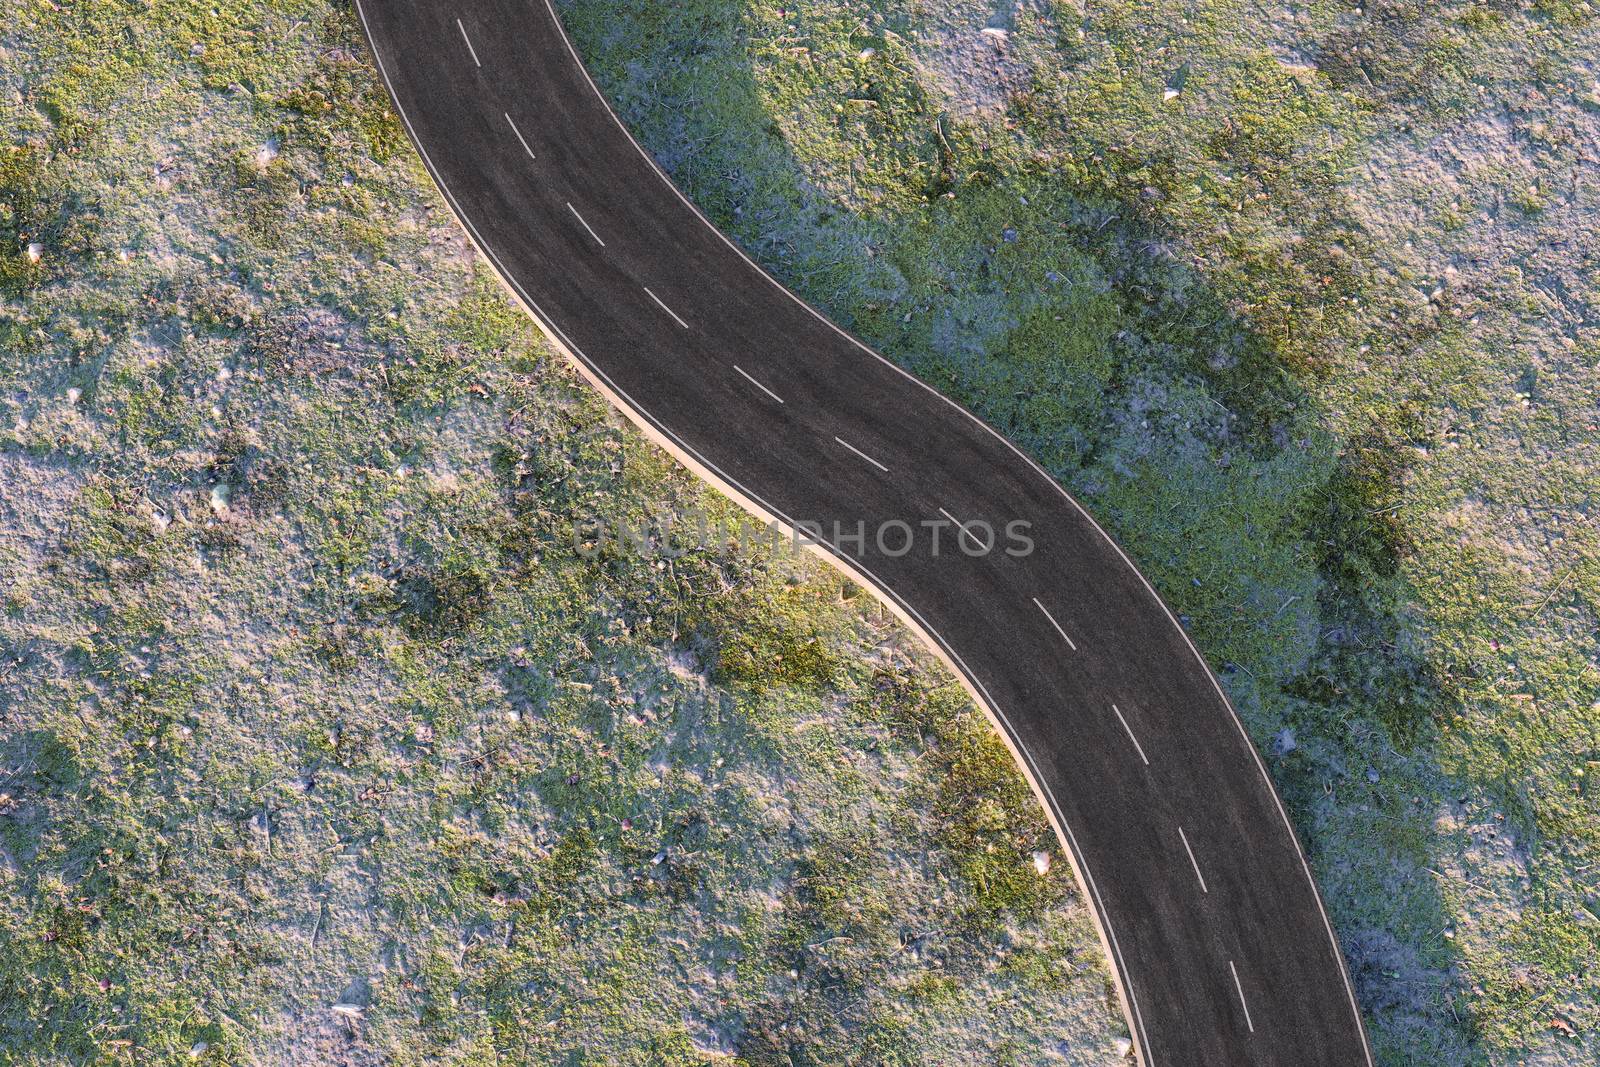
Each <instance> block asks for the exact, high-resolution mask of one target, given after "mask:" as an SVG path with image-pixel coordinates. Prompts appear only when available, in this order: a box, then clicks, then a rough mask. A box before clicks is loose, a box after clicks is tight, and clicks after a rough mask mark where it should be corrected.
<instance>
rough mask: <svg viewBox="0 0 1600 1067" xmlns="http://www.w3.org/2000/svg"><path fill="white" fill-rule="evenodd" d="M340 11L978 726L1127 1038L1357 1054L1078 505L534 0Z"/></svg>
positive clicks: (743, 479)
mask: <svg viewBox="0 0 1600 1067" xmlns="http://www.w3.org/2000/svg"><path fill="white" fill-rule="evenodd" d="M358 8H359V10H360V12H361V17H362V21H363V24H364V26H365V28H366V32H367V36H368V40H369V43H370V45H371V47H372V50H373V54H374V56H375V57H376V59H377V61H378V66H379V69H380V71H381V73H382V75H383V78H384V80H385V82H386V83H387V84H388V87H389V90H390V93H391V95H392V96H393V98H394V101H395V104H396V106H397V107H398V108H399V110H400V113H401V116H402V118H403V119H404V121H405V124H406V126H407V128H408V129H409V131H410V133H411V136H412V139H413V140H414V142H415V143H416V145H417V147H418V148H419V150H420V151H421V152H422V155H423V158H424V161H425V162H426V164H427V166H428V169H429V170H430V171H431V172H432V174H433V177H434V180H435V181H436V182H437V183H438V185H439V187H440V189H441V190H443V192H444V195H445V197H446V199H447V200H448V201H449V203H450V206H451V207H452V208H453V209H454V211H455V213H456V215H457V216H458V217H459V218H460V220H461V222H462V224H463V225H464V226H465V227H466V229H467V231H468V232H469V233H470V235H471V236H472V239H473V240H474V242H475V243H476V244H477V246H478V248H479V249H480V251H482V252H483V253H484V254H485V255H486V256H487V257H488V258H489V260H490V261H491V262H492V263H493V264H494V266H495V269H496V270H497V271H498V273H499V274H500V276H501V278H502V279H503V280H504V281H505V282H506V283H507V284H508V285H509V286H510V287H511V288H512V289H513V291H514V292H515V293H516V294H517V296H518V298H519V299H520V300H521V301H522V303H523V304H524V305H525V306H526V307H527V309H528V310H529V312H530V313H531V314H532V315H533V316H534V318H535V320H536V321H537V322H538V323H539V324H540V326H541V328H542V329H543V330H544V331H545V332H546V334H548V335H549V336H550V338H551V339H552V341H553V342H554V343H555V344H556V345H557V346H558V347H559V348H561V349H562V350H563V351H565V352H566V353H567V354H568V355H569V356H570V357H571V358H573V359H574V360H575V361H576V362H577V363H578V365H579V367H580V369H581V370H583V372H584V373H585V374H586V375H587V376H588V377H589V379H590V380H591V381H592V382H594V384H595V385H596V386H597V387H599V388H600V389H601V390H602V391H603V392H604V393H605V394H606V395H607V396H608V397H609V398H610V399H611V400H612V401H613V402H614V403H616V404H617V405H618V406H619V407H620V408H622V410H623V411H624V412H625V413H626V414H627V415H628V416H629V417H630V418H632V419H633V420H634V421H636V422H638V423H639V424H640V425H641V426H642V427H643V428H644V429H645V430H646V432H648V433H649V434H650V435H651V436H652V437H653V438H654V439H655V440H656V441H657V442H659V443H661V444H662V445H664V446H665V447H667V448H668V449H669V450H671V451H672V453H673V454H674V455H676V456H677V457H678V458H679V459H680V460H682V461H683V462H684V463H686V464H687V465H689V466H690V467H691V468H693V469H694V470H696V471H697V472H698V473H700V474H701V475H702V476H704V477H706V478H708V479H709V480H711V481H712V482H713V483H714V484H716V485H717V486H718V487H719V488H722V489H723V490H724V491H726V492H728V493H729V494H730V495H732V496H734V497H735V498H736V499H738V500H739V501H740V502H741V503H743V504H744V505H745V506H747V507H749V508H751V509H752V510H754V511H756V512H758V513H760V514H762V515H764V516H766V517H769V518H776V519H778V520H779V521H781V522H784V523H785V524H787V525H790V526H794V525H796V524H797V523H802V522H815V523H817V524H819V527H820V529H821V531H822V533H823V535H824V540H825V541H826V542H827V544H826V545H825V546H824V550H825V551H828V552H831V553H832V555H833V557H834V560H835V562H836V563H839V564H840V565H841V566H843V567H845V568H846V569H847V570H848V571H850V572H851V573H852V574H853V575H854V576H855V577H857V578H858V579H859V580H861V581H862V582H864V583H865V584H867V585H868V587H869V588H871V589H872V590H873V591H874V592H875V593H877V594H878V595H879V596H880V597H881V598H883V599H884V600H885V602H886V603H888V604H890V606H891V607H893V608H894V609H895V610H896V611H897V612H899V613H900V615H901V616H902V617H903V618H905V619H906V620H907V621H908V622H909V623H910V624H911V625H912V626H913V627H914V628H915V629H916V630H917V631H918V632H919V633H920V634H921V636H922V637H923V638H924V639H925V640H927V641H929V642H930V643H931V644H932V645H933V646H934V647H935V648H936V649H937V650H938V651H939V653H940V654H941V655H942V656H943V657H944V658H945V659H946V661H947V662H949V663H950V664H951V665H952V666H953V667H954V668H955V670H956V672H957V673H958V675H959V676H960V677H961V678H962V680H963V682H964V683H965V684H966V685H967V687H968V688H969V689H970V690H971V691H972V692H973V695H974V696H975V697H976V698H977V700H978V701H979V703H980V705H981V706H982V707H983V708H984V710H985V711H986V712H987V713H988V714H989V715H990V717H991V718H992V719H993V720H994V721H995V722H996V724H997V725H998V726H999V728H1000V729H1001V732H1002V734H1003V735H1004V736H1005V738H1006V740H1007V742H1008V743H1009V744H1010V745H1011V748H1012V751H1013V752H1014V753H1015V754H1016V756H1017V759H1018V762H1019V763H1020V765H1021V766H1022V769H1023V771H1024V772H1025V773H1026V774H1027V776H1028V778H1029V781H1030V783H1031V784H1032V786H1033V788H1034V790H1035V792H1037V793H1038V794H1039V796H1040V799H1041V800H1042V802H1043V803H1044V805H1045V807H1046V810H1047V812H1048V813H1049V815H1050V818H1051V821H1052V823H1053V824H1054V825H1055V828H1056V832H1057V833H1058V835H1059V836H1060V837H1061V839H1062V841H1063V843H1064V844H1065V846H1066V848H1067V851H1068V854H1069V856H1070V857H1071V859H1072V862H1073V865H1074V867H1075V869H1076V871H1077V873H1078V876H1079V879H1080V881H1081V882H1082V884H1083V885H1084V887H1085V889H1086V892H1087V894H1088V897H1089V900H1090V903H1091V904H1092V906H1093V908H1094V911H1095V914H1096V917H1097V919H1098V922H1099V927H1100V932H1101V937H1102V940H1103V941H1104V942H1105V947H1106V951H1107V952H1108V954H1109V957H1110V961H1111V965H1112V968H1113V971H1114V973H1115V976H1116V980H1117V983H1118V986H1119V989H1120V992H1121V994H1122V1001H1123V1009H1124V1012H1125V1014H1126V1015H1127V1018H1128V1025H1129V1029H1130V1031H1131V1033H1132V1035H1133V1039H1134V1045H1135V1049H1136V1050H1137V1053H1138V1055H1139V1057H1140V1059H1141V1060H1142V1062H1143V1063H1144V1064H1146V1065H1147V1067H1169V1065H1170V1067H1178V1065H1207V1067H1211V1065H1215V1067H1242V1065H1249V1064H1260V1065H1273V1067H1285V1065H1291V1067H1318V1065H1328V1067H1335V1065H1336V1067H1356V1065H1369V1067H1370V1064H1371V1063H1372V1059H1371V1054H1370V1052H1369V1051H1368V1048H1367V1044H1366V1039H1365V1036H1364V1034H1363V1031H1362V1026H1361V1019H1360V1014H1359V1012H1358V1010H1357V1009H1356V1004H1355V996H1354V993H1353V991H1352V989H1351V987H1350V983H1349V979H1348V976H1347V975H1346V973H1345V970H1344V962H1343V957H1342V956H1341V954H1340V951H1339V948H1338V944H1337V941H1336V940H1335V938H1334V934H1333V931H1332V929H1331V927H1330V926H1329V924H1328V921H1327V917H1326V915H1325V913H1324V911H1323V908H1322V903H1321V900H1320V898H1319V897H1318V895H1317V890H1316V886H1315V883H1314V882H1313V881H1312V878H1311V872H1310V868H1309V867H1308V866H1307V864H1306V862H1305V858H1304V856H1303V854H1302V851H1301V849H1300V845H1299V842H1298V840H1297V839H1296V836H1295V833H1294V830H1293V828H1292V827H1291V825H1290V823H1289V821H1288V818H1287V816H1286V815H1285V813H1284V810H1283V806H1282V804H1281V803H1280V802H1279V800H1278V798H1277V795H1276V793H1275V792H1274V791H1273V788H1272V785H1271V782H1270V780H1269V779H1268V777H1267V774H1266V770H1265V768H1264V767H1263V765H1262V763H1261V760H1260V757H1259V756H1258V755H1257V753H1256V750H1255V748H1254V746H1253V745H1252V744H1251V742H1250V739H1249V737H1248V736H1247V735H1246V734H1245V731H1244V728H1243V726H1242V725H1241V724H1240V722H1239V720H1238V717H1237V716H1236V715H1235V714H1234V711H1233V709H1232V708H1231V707H1230V706H1229V704H1228V702H1227V699H1226V697H1225V696H1224V695H1223V693H1222V690H1221V688H1220V687H1219V686H1218V685H1217V683H1216V681H1215V679H1214V678H1213V676H1212V675H1211V672H1210V671H1209V669H1208V668H1207V667H1206V665H1205V663H1204V661H1203V660H1202V659H1201V658H1200V655H1199V653H1198V652H1197V651H1196V650H1195V649H1194V647H1193V645H1191V644H1190V643H1189V640H1188V638H1187V637H1186V636H1185V634H1184V633H1183V630H1182V629H1181V628H1180V627H1179V625H1178V623H1177V621H1176V620H1175V619H1174V618H1173V616H1172V614H1171V612H1170V611H1168V610H1167V608H1166V607H1165V605H1163V604H1162V603H1161V601H1160V600H1159V599H1158V598H1157V596H1156V594H1155V592H1154V591H1153V590H1152V589H1151V587H1150V585H1149V583H1148V582H1146V581H1145V580H1144V578H1143V577H1142V576H1141V575H1140V574H1139V572H1138V571H1137V570H1136V569H1135V568H1134V566H1133V564H1132V563H1131V562H1130V561H1129V560H1128V558H1127V557H1126V556H1125V555H1124V554H1123V553H1122V552H1121V550H1120V549H1119V548H1118V547H1117V546H1116V545H1115V544H1113V543H1112V541H1111V540H1110V538H1109V537H1107V536H1106V535H1105V533H1104V532H1102V531H1101V529H1100V528H1099V527H1098V526H1097V525H1096V524H1095V523H1094V521H1093V520H1092V519H1091V518H1090V517H1089V516H1088V514H1087V513H1086V512H1084V511H1083V509H1082V508H1081V507H1079V506H1078V505H1077V503H1076V502H1075V501H1073V500H1072V499H1071V498H1070V497H1069V496H1067V494H1066V493H1065V492H1064V491H1063V490H1062V489H1061V488H1060V487H1059V486H1058V485H1057V484H1056V483H1055V482H1054V481H1053V480H1052V479H1051V478H1050V477H1049V476H1048V475H1046V474H1045V473H1044V472H1043V471H1042V470H1041V469H1039V468H1038V467H1037V466H1035V465H1034V464H1033V463H1032V462H1031V461H1029V460H1028V459H1027V458H1026V457H1024V456H1023V455H1022V454H1021V453H1020V452H1019V451H1018V450H1017V449H1015V448H1014V447H1013V446H1011V445H1010V444H1009V443H1007V442H1006V441H1005V440H1003V439H1002V438H1001V437H1000V436H999V435H998V434H996V433H994V432H993V431H992V430H990V429H989V428H987V427H986V426H984V425H983V424H982V423H980V422H979V421H978V420H977V419H976V418H974V417H973V416H971V415H969V414H968V413H966V412H965V411H964V410H962V409H961V408H959V407H957V406H956V405H955V404H953V403H951V402H950V401H948V400H946V399H944V398H943V397H941V396H940V395H939V394H938V393H936V392H934V391H933V390H932V389H930V388H929V387H927V386H925V385H923V384H922V383H920V382H918V381H917V380H915V379H913V378H912V377H910V376H909V375H907V374H906V373H905V372H903V371H901V370H899V369H897V368H896V367H894V366H893V365H892V364H890V363H889V362H887V361H886V360H884V359H883V358H882V357H880V356H878V355H876V354H875V353H873V352H872V351H870V350H869V349H867V348H866V347H865V346H864V345H862V344H860V343H859V342H857V341H855V340H854V339H853V338H851V337H849V336H848V335H846V334H845V333H844V332H843V331H841V330H839V329H837V328H835V327H833V326H832V325H831V324H829V323H828V322H827V321H826V320H825V319H823V318H822V317H821V316H820V315H818V314H817V313H816V312H814V311H813V310H811V309H810V308H809V307H807V306H806V305H805V304H803V303H802V302H801V301H800V300H799V299H798V298H796V297H794V296H793V295H791V294H790V293H789V292H788V291H787V290H785V289H783V288H782V287H781V286H779V285H778V284H777V283H776V282H774V281H773V280H772V279H771V278H770V277H768V276H767V275H765V274H764V273H763V272H762V271H760V270H759V269H758V268H756V267H755V266H754V265H753V264H752V263H750V262H749V261H748V260H747V259H745V258H744V257H743V255H742V254H741V253H740V252H739V251H738V250H737V249H736V248H735V247H734V246H733V245H732V244H731V243H730V242H728V241H727V240H726V239H725V238H723V237H722V236H721V235H720V234H719V233H718V232H717V231H716V230H715V228H714V227H712V226H711V224H710V223H709V222H707V221H706V220H705V219H704V217H702V216H701V215H700V214H699V213H698V212H697V211H695V209H694V208H693V207H692V206H691V205H690V204H689V202H688V201H687V200H686V199H685V198H684V197H683V196H682V194H680V193H679V192H678V191H677V189H676V188H675V187H674V186H673V185H672V184H671V183H670V182H669V181H668V180H667V179H666V178H665V177H664V175H663V174H662V173H661V172H660V171H659V170H658V169H657V168H656V167H655V166H654V164H653V163H652V162H651V161H650V159H649V158H648V157H647V156H646V155H645V154H644V152H643V150H642V149H640V148H639V147H638V146H637V145H636V144H635V143H634V142H633V141H632V139H631V138H630V137H629V136H628V134H627V132H626V130H624V129H623V127H622V125H621V124H620V123H619V122H618V121H617V120H616V118H615V116H614V115H613V114H612V113H611V111H610V109H609V107H608V106H607V104H606V103H605V100H604V99H603V98H602V97H601V95H600V93H599V91H598V90H597V89H596V88H595V86H594V84H593V83H592V82H591V81H590V80H589V77H588V75H587V73H586V72H585V71H584V69H583V66H582V64H581V63H580V62H579V59H578V57H577V54H576V52H575V51H574V50H573V49H572V47H571V45H570V44H569V42H568V40H567V38H566V35H565V33H564V32H563V30H562V28H561V25H560V21H559V19H558V17H557V16H556V13H555V11H554V9H553V8H552V7H550V6H549V0H457V3H455V4H453V5H446V4H441V3H438V2H437V0H365V2H361V3H358ZM1012 522H1023V523H1027V524H1028V526H1027V527H1026V528H1025V530H1024V528H1021V527H1016V528H1013V529H1012V530H1011V533H1012V534H1021V535H1022V536H1023V537H1026V538H1029V539H1031V540H1032V542H1033V545H1032V550H1031V551H1030V552H1026V553H1024V552H1022V549H1023V548H1025V547H1026V546H1025V545H1024V542H1023V540H1022V537H1019V536H1008V534H1007V524H1009V523H1012ZM901 523H903V524H904V526H902V525H899V524H901ZM980 523H987V524H988V527H987V528H986V527H984V526H983V525H980ZM836 524H837V525H836ZM858 524H865V525H864V526H861V525H858ZM863 531H864V533H865V537H864V538H861V539H857V538H856V537H855V536H854V535H855V534H857V533H858V532H863ZM880 531H881V532H882V533H883V537H882V539H881V540H880V538H879V537H878V536H877V534H878V533H879V532H880ZM935 535H937V536H938V537H939V545H938V547H939V551H938V554H934V552H933V550H932V549H933V544H932V542H933V538H934V537H935ZM908 540H909V541H911V542H912V547H911V549H910V550H909V551H905V550H904V546H905V545H906V542H907V541H908ZM984 545H988V546H990V548H989V550H988V551H983V546H984ZM1008 550H1010V551H1008Z"/></svg>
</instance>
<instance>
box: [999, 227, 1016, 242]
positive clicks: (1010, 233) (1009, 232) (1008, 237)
mask: <svg viewBox="0 0 1600 1067" xmlns="http://www.w3.org/2000/svg"><path fill="white" fill-rule="evenodd" d="M1000 238H1001V239H1002V240H1003V241H1005V243H1006V244H1008V245H1009V244H1015V243H1016V241H1017V231H1016V230H1014V229H1012V228H1011V227H1010V226H1007V227H1006V228H1005V229H1003V230H1001V231H1000Z"/></svg>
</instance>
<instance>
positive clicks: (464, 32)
mask: <svg viewBox="0 0 1600 1067" xmlns="http://www.w3.org/2000/svg"><path fill="white" fill-rule="evenodd" d="M456 29H458V30H460V31H461V39H462V40H463V41H465V42H467V52H468V54H470V55H471V56H472V65H473V66H475V67H481V66H483V64H482V63H480V62H479V61H478V50H477V49H476V48H474V47H472V38H471V37H468V36H467V28H466V27H465V26H463V25H462V24H461V20H460V19H456Z"/></svg>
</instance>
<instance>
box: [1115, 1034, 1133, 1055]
mask: <svg viewBox="0 0 1600 1067" xmlns="http://www.w3.org/2000/svg"><path fill="white" fill-rule="evenodd" d="M1117 1055H1118V1056H1121V1057H1122V1058H1123V1059H1127V1058H1128V1057H1129V1056H1131V1055H1133V1042H1132V1041H1130V1040H1128V1039H1127V1038H1125V1037H1119V1038H1117Z"/></svg>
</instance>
